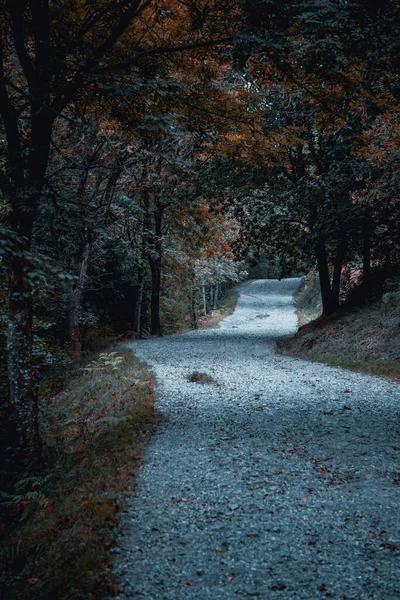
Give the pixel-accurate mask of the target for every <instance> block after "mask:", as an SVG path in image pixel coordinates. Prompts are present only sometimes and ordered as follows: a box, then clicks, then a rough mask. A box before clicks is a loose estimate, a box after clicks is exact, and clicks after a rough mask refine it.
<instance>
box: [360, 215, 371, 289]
mask: <svg viewBox="0 0 400 600" xmlns="http://www.w3.org/2000/svg"><path fill="white" fill-rule="evenodd" d="M362 241H363V283H362V287H363V294H364V298H365V299H368V298H369V297H370V296H371V292H372V277H371V221H370V219H369V216H368V215H367V216H366V217H365V220H364V222H363V226H362Z"/></svg>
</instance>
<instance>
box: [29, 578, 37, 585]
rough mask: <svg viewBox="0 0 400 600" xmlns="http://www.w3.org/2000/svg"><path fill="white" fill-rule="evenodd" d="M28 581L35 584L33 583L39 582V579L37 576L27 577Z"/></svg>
mask: <svg viewBox="0 0 400 600" xmlns="http://www.w3.org/2000/svg"><path fill="white" fill-rule="evenodd" d="M28 583H31V584H32V585H35V583H39V579H38V578H37V577H29V579H28Z"/></svg>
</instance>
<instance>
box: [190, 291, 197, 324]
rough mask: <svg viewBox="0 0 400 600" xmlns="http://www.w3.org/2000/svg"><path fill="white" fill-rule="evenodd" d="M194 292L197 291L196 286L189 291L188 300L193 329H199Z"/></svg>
mask: <svg viewBox="0 0 400 600" xmlns="http://www.w3.org/2000/svg"><path fill="white" fill-rule="evenodd" d="M196 291H197V289H196V286H194V285H193V286H192V290H191V298H190V304H191V313H192V327H193V329H198V328H199V314H198V312H197V302H196Z"/></svg>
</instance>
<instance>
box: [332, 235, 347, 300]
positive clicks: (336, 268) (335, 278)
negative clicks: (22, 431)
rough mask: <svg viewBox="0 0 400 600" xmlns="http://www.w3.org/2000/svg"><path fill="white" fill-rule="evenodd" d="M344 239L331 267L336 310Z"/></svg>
mask: <svg viewBox="0 0 400 600" xmlns="http://www.w3.org/2000/svg"><path fill="white" fill-rule="evenodd" d="M346 245H347V244H346V238H345V237H343V238H342V239H341V240H340V242H339V244H338V247H337V250H336V257H335V263H334V266H333V279H332V296H333V298H332V301H333V303H334V304H335V305H336V307H335V310H336V308H338V307H339V299H340V280H341V276H342V268H343V261H344V257H345V253H346Z"/></svg>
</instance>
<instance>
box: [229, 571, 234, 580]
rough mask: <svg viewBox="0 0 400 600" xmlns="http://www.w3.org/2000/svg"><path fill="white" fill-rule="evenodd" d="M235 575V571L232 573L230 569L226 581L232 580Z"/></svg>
mask: <svg viewBox="0 0 400 600" xmlns="http://www.w3.org/2000/svg"><path fill="white" fill-rule="evenodd" d="M234 577H235V573H233V571H231V572H230V573H228V581H232V579H233V578H234Z"/></svg>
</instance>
